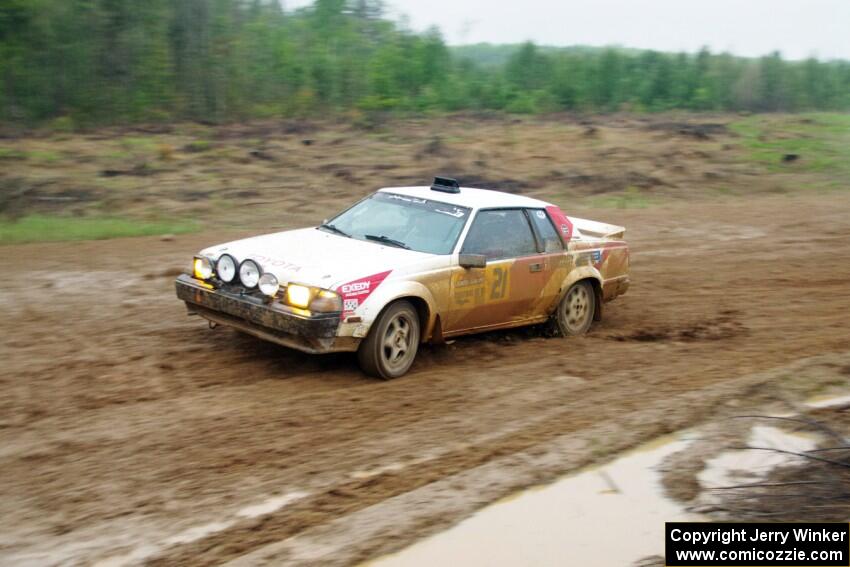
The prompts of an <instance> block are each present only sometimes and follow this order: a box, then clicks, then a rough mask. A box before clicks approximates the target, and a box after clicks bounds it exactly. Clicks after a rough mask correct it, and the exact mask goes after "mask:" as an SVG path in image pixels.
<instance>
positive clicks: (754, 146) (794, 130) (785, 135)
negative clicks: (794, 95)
mask: <svg viewBox="0 0 850 567" xmlns="http://www.w3.org/2000/svg"><path fill="white" fill-rule="evenodd" d="M730 128H731V129H732V131H733V132H735V133H736V134H738V135H739V136H740V137H741V145H742V146H743V147H744V149H745V150H747V151H748V158H749V159H750V160H751V161H755V162H757V163H759V164H762V165H763V166H765V167H766V168H767V170H768V171H769V172H771V173H780V172H788V171H798V172H799V171H805V172H811V173H828V174H838V175H840V176H842V177H843V178H846V179H847V180H848V181H850V114H838V113H816V114H799V115H791V116H781V117H772V116H766V115H757V116H750V117H747V118H745V119H743V120H739V121H737V122H734V123H732V124H731V125H730ZM787 154H796V155H798V156H799V158H798V160H797V161H795V162H792V163H788V164H785V163H783V162H782V157H783V156H785V155H787Z"/></svg>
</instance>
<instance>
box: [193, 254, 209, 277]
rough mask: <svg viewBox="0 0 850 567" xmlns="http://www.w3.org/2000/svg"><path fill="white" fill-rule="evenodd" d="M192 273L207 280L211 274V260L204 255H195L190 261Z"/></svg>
mask: <svg viewBox="0 0 850 567" xmlns="http://www.w3.org/2000/svg"><path fill="white" fill-rule="evenodd" d="M192 275H193V276H194V277H195V278H196V279H199V280H208V279H210V278H211V277H212V275H213V266H212V262H211V261H210V259H209V258H207V257H206V256H195V259H194V261H193V262H192Z"/></svg>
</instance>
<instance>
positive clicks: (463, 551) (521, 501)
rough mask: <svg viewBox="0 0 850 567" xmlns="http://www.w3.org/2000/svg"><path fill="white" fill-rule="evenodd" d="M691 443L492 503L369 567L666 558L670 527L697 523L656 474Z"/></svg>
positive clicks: (632, 455) (674, 440)
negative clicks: (667, 493) (663, 555)
mask: <svg viewBox="0 0 850 567" xmlns="http://www.w3.org/2000/svg"><path fill="white" fill-rule="evenodd" d="M689 443H690V441H689V440H688V439H686V438H685V437H683V436H668V437H664V438H661V439H658V440H656V441H654V442H652V443H649V444H647V445H644V446H642V447H639V448H638V449H636V450H634V451H631V452H629V453H626V454H624V455H623V456H622V457H620V458H618V459H617V460H615V461H613V462H611V463H609V464H606V465H603V466H598V467H592V468H588V469H585V470H584V471H582V472H579V473H578V474H575V475H572V476H568V477H565V478H564V479H562V480H560V481H558V482H555V483H554V484H551V485H547V486H543V487H538V488H533V489H531V490H527V491H524V492H521V493H519V494H517V495H515V496H512V497H509V498H507V499H505V500H502V501H500V502H497V503H495V504H492V505H490V506H488V507H486V508H484V509H483V510H481V511H479V512H478V513H476V514H475V515H473V516H472V517H470V518H468V519H467V520H464V521H463V522H461V523H460V524H458V525H456V526H455V527H453V528H451V529H449V530H448V531H446V532H443V533H440V534H437V535H435V536H433V537H431V538H428V539H425V540H423V541H420V542H419V543H416V544H414V545H412V546H410V547H408V548H407V549H404V550H402V551H401V552H399V553H396V554H394V555H389V556H386V557H383V558H380V559H378V560H376V561H374V562H372V563H370V564H369V565H370V566H372V565H374V566H380V567H392V566H396V565H398V566H405V567H410V566H414V567H415V566H418V565H422V566H429V567H430V566H431V565H464V564H474V565H488V566H493V567H497V566H501V565H504V566H511V567H512V566H514V565H529V566H532V565H584V566H592V565H628V564H630V563H633V562H635V561H637V560H639V559H641V558H643V557H646V556H649V555H655V554H659V553H663V549H664V522H666V521H688V520H696V519H699V517H698V516H696V515H694V514H690V513H687V512H685V510H684V508H683V507H682V506H680V505H679V504H677V503H676V502H674V501H672V500H670V499H668V498H666V497H665V496H664V494H663V491H662V488H661V484H660V474H659V473H658V472H657V471H656V470H655V468H656V467H657V466H658V464H659V463H660V462H661V461H662V460H663V459H664V458H666V457H667V456H668V455H671V454H673V453H676V452H678V451H681V450H682V449H684V448H685V447H687V445H688V444H689ZM611 541H616V542H617V545H611ZM600 550H604V558H601V557H600Z"/></svg>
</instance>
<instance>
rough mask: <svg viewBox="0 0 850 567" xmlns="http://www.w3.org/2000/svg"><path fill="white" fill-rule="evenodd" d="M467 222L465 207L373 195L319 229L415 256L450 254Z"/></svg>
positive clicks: (393, 194) (391, 194) (383, 194)
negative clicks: (404, 249) (400, 250)
mask: <svg viewBox="0 0 850 567" xmlns="http://www.w3.org/2000/svg"><path fill="white" fill-rule="evenodd" d="M467 218H469V209H467V208H466V207H457V206H455V205H449V204H447V203H441V202H439V201H429V200H427V199H419V198H416V197H408V196H406V195H396V194H395V193H375V194H374V195H372V196H371V197H369V198H368V199H365V200H363V201H360V202H359V203H357V204H356V205H354V206H353V207H351V208H350V209H348V210H347V211H345V212H344V213H342V214H340V215H339V216H337V217H336V218H334V219H333V220H330V221H328V222H327V223H326V224H324V225H322V227H320V228H322V229H323V230H328V231H330V232H334V233H336V234H340V235H343V236H349V237H351V238H356V239H358V240H368V241H373V242H377V243H379V244H384V245H387V246H396V247H398V248H408V249H410V250H416V251H417V252H427V253H428V254H451V253H452V250H453V249H454V246H455V243H456V242H457V239H458V236H460V233H461V231H462V230H463V226H464V225H465V224H466V219H467Z"/></svg>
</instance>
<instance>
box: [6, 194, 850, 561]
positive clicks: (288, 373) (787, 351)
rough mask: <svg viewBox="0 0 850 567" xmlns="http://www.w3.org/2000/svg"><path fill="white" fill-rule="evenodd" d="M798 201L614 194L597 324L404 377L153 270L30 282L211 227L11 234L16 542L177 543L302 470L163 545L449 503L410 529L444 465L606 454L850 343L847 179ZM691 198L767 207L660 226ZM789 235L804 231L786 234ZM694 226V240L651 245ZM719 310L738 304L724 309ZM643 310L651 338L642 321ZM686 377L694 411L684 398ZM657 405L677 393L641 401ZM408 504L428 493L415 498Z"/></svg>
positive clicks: (473, 488)
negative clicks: (193, 302) (176, 288)
mask: <svg viewBox="0 0 850 567" xmlns="http://www.w3.org/2000/svg"><path fill="white" fill-rule="evenodd" d="M789 202H790V201H788V200H786V199H777V200H775V201H774V200H766V201H762V200H752V201H748V203H750V204H751V207H750V209H754V210H755V209H757V210H758V215H756V214H754V213H753V212H752V210H749V209H748V208H746V207H743V206H739V204H738V202H735V203H727V204H725V205H710V206H707V207H705V208H701V209H699V210H694V209H692V208H689V207H682V208H680V209H673V210H670V209H663V210H655V209H647V210H638V211H611V212H609V214H606V215H603V218H610V220H611V221H612V222H617V223H619V224H624V225H628V226H634V227H635V229H634V230H633V231H632V242H633V243H634V246H635V249H636V250H637V253H636V255H635V257H634V265H633V270H634V278H635V279H634V287H633V289H632V290H630V293H629V295H627V296H626V297H625V298H623V300H622V301H620V300H618V301H617V302H615V303H614V304H612V305H611V306H609V307H608V308H607V309H606V314H605V319H604V320H603V321H602V322H601V324H599V325H598V326H597V327H596V328H595V330H594V332H593V334H592V335H591V336H589V337H587V338H585V339H582V340H574V341H561V340H558V339H542V338H540V337H539V336H537V335H535V334H534V333H526V332H519V331H516V332H504V333H492V334H489V335H484V336H479V337H471V338H466V339H462V340H458V341H457V342H456V343H455V344H454V345H451V346H449V347H440V348H426V349H424V350H423V353H422V357H421V360H419V361H417V364H416V366H415V367H414V372H413V374H412V375H411V376H409V377H407V378H405V379H402V380H399V381H395V382H390V383H377V382H374V381H371V380H368V379H366V378H363V377H362V376H361V375H360V374H359V373H358V372H357V370H356V368H355V367H354V366H353V358H348V357H337V358H327V359H314V358H309V357H303V356H301V355H295V354H292V353H288V352H286V351H285V350H282V349H277V348H276V347H270V346H267V345H264V344H262V343H258V342H256V341H254V340H253V339H247V338H242V337H240V336H239V335H237V334H234V333H231V332H228V331H219V332H215V333H212V332H209V331H207V329H206V328H205V327H204V326H203V325H202V324H201V323H199V322H198V321H196V320H192V319H187V318H186V317H185V315H184V313H183V311H182V306H181V305H179V304H178V303H177V302H176V301H175V300H174V298H173V290H172V289H171V284H170V282H169V281H168V280H167V279H166V278H160V279H153V280H146V281H149V287H145V288H144V289H143V290H142V291H140V292H139V295H138V297H136V298H134V299H136V300H138V301H133V302H131V303H130V304H129V305H126V306H125V305H124V300H125V299H126V298H125V296H124V294H125V293H126V290H124V291H122V290H112V291H110V288H109V286H101V287H94V288H89V289H84V290H75V293H69V294H67V295H64V296H56V297H61V301H55V302H53V303H50V304H46V303H44V302H43V299H44V297H45V293H46V292H45V291H44V290H43V289H41V288H39V287H37V286H31V285H26V284H25V283H24V282H27V281H29V280H28V278H29V275H28V274H29V272H31V271H38V270H41V271H42V272H43V271H45V270H56V271H61V270H62V269H64V268H67V265H68V264H69V263H70V264H73V265H75V266H83V267H84V268H91V269H92V270H104V271H106V272H112V273H115V272H118V271H120V269H121V268H122V267H123V266H124V265H125V264H126V258H128V257H131V256H132V257H138V250H139V248H140V247H145V248H146V250H145V253H146V256H144V257H142V258H141V259H140V260H139V263H138V265H137V266H134V267H133V270H135V271H137V272H138V273H139V274H146V273H160V272H162V271H163V265H171V264H175V263H177V264H179V261H178V260H180V259H182V258H183V255H182V252H181V253H180V254H178V253H177V251H181V250H183V249H191V250H194V249H195V248H198V247H200V245H201V244H202V243H204V242H207V241H208V240H209V239H210V238H212V236H210V235H206V236H198V237H191V238H190V239H187V240H186V241H181V242H180V243H179V245H175V244H174V243H164V242H159V241H157V240H155V239H154V240H144V239H142V240H139V241H113V242H102V243H86V244H83V245H80V246H79V247H78V246H77V245H74V246H69V245H60V244H57V245H50V246H47V245H36V246H32V247H20V248H18V247H14V250H12V253H15V254H18V255H20V256H22V257H24V256H25V257H27V258H29V259H31V260H30V263H29V264H27V263H26V262H23V263H21V264H20V265H14V266H13V267H12V268H13V269H12V270H11V271H10V272H9V273H7V274H3V275H0V287H2V288H3V289H4V290H8V295H7V296H6V297H7V298H11V300H12V301H14V302H15V303H16V304H17V305H20V306H22V307H21V308H20V309H16V310H14V311H13V312H12V313H11V314H10V315H9V316H8V317H7V319H6V321H5V322H4V324H6V325H8V326H9V329H10V332H8V333H3V334H2V336H0V345H2V346H3V347H6V348H7V351H8V353H9V354H8V357H7V359H6V366H5V368H4V370H3V373H2V374H0V386H2V387H4V388H5V396H4V397H3V398H0V426H2V427H0V483H2V484H3V485H4V486H5V487H6V493H7V494H8V497H4V498H3V499H2V501H0V518H2V520H0V533H2V534H3V536H2V537H0V558H2V557H10V554H11V553H16V554H24V553H29V552H32V551H39V550H45V551H48V550H50V549H60V548H61V547H62V546H66V547H64V549H65V550H67V554H65V556H64V559H67V560H68V561H71V562H73V561H77V562H80V563H89V562H91V561H92V560H93V559H95V558H106V557H111V556H113V555H116V554H119V553H121V552H129V551H130V550H132V549H134V547H135V546H136V545H141V544H144V543H145V542H148V543H149V544H151V545H154V544H155V545H161V544H162V543H163V542H167V541H168V540H169V538H173V537H176V536H177V535H179V534H181V533H183V532H184V530H191V529H193V528H198V527H204V526H205V525H206V524H208V523H214V522H221V521H223V520H229V519H232V516H233V515H235V514H236V512H237V511H238V510H240V509H241V508H242V507H244V506H254V505H258V504H259V503H262V502H264V501H265V499H266V498H269V497H270V496H282V495H283V494H287V493H289V492H291V491H302V492H308V493H310V495H311V496H308V497H305V498H304V499H302V500H299V501H297V502H292V503H290V504H289V505H288V506H286V507H284V508H282V509H281V510H279V511H278V512H274V513H272V514H271V515H267V516H263V517H260V518H255V519H237V521H236V523H234V524H233V525H229V526H227V527H226V528H223V531H220V532H219V533H218V534H209V535H208V536H204V535H201V536H200V539H198V540H196V541H194V542H189V543H185V544H179V545H177V546H176V547H174V546H172V547H171V548H169V549H167V550H165V551H164V552H163V551H160V550H157V553H161V555H160V557H159V558H157V559H155V561H156V562H159V563H161V564H166V563H167V562H168V561H169V560H174V561H178V560H180V559H187V558H191V559H193V561H191V562H192V563H194V562H195V561H194V559H195V557H194V556H192V554H196V555H197V558H198V560H199V561H202V562H206V563H210V564H212V563H217V562H218V561H219V560H223V559H225V558H236V557H239V556H240V555H241V554H242V553H245V552H249V551H252V550H257V549H259V548H261V547H262V546H263V545H265V544H272V543H274V542H276V541H279V540H281V539H285V538H287V537H290V536H292V535H295V534H307V533H315V532H314V531H313V530H320V529H322V528H321V526H322V525H329V526H330V525H338V524H334V523H333V522H334V520H335V518H338V517H342V516H343V515H344V514H352V513H358V512H357V511H362V514H365V516H357V517H359V518H362V517H369V516H368V512H367V510H369V509H371V507H372V506H380V503H381V502H382V501H384V500H387V499H392V500H393V501H398V502H400V501H402V500H403V499H404V498H405V495H408V494H414V492H415V493H416V494H420V495H429V496H428V498H430V499H431V500H433V502H434V503H435V504H434V506H437V507H438V508H439V506H443V507H444V508H443V511H444V512H445V513H444V514H441V513H440V511H439V509H437V510H436V512H435V513H434V514H433V515H431V516H429V517H428V518H429V519H427V520H422V524H421V525H420V524H418V523H416V522H419V520H415V522H414V524H410V525H413V526H414V527H413V528H411V530H409V533H405V534H401V535H398V534H394V532H392V531H388V532H381V533H386V534H387V542H385V543H386V544H387V545H389V546H392V545H395V543H397V542H398V541H400V538H402V537H411V536H415V535H418V534H421V533H426V532H427V530H428V529H429V527H428V526H430V525H432V524H433V525H436V523H438V521H452V519H454V518H457V517H458V514H461V515H462V514H463V513H465V512H463V511H462V510H461V509H460V508H453V507H451V506H449V505H448V504H446V502H445V501H444V500H442V499H441V498H440V497H439V495H435V494H433V493H432V492H430V491H429V489H428V487H429V486H432V485H433V486H448V485H450V484H451V482H454V480H457V479H458V478H459V477H456V476H455V475H459V474H460V475H462V474H464V471H466V470H479V469H478V467H480V466H487V464H488V463H491V462H493V463H495V462H499V463H502V464H503V465H504V466H505V467H506V468H505V469H504V470H501V472H500V474H501V475H502V476H503V477H504V478H503V479H502V480H501V481H499V482H495V481H492V480H485V479H483V478H482V479H481V483H480V484H479V483H477V481H476V480H475V478H474V477H471V478H470V477H464V480H463V482H462V484H464V485H465V486H467V487H468V489H469V491H470V492H471V493H472V496H470V497H469V498H470V499H471V500H473V501H474V503H473V507H474V506H475V505H480V504H482V503H483V502H484V501H485V500H488V499H492V496H493V495H494V494H497V493H500V491H501V490H503V489H505V487H508V486H511V485H512V483H524V482H538V481H540V480H545V478H544V477H545V476H546V475H548V474H550V473H552V474H556V473H555V472H553V471H556V470H565V469H564V467H572V466H573V465H576V466H577V465H578V464H580V463H582V462H585V461H587V460H595V459H599V458H603V457H604V456H605V455H606V454H608V453H610V452H611V451H614V450H616V448H617V447H618V445H617V443H619V442H620V441H622V442H623V443H626V442H627V439H630V438H631V437H630V436H632V435H635V436H636V437H643V438H645V437H646V436H652V435H655V434H657V433H663V432H664V431H663V430H665V429H668V428H676V427H678V426H679V423H680V421H679V420H681V421H683V422H684V421H687V420H688V419H692V418H693V419H698V418H699V417H700V416H701V415H703V413H706V414H708V413H711V412H713V411H715V408H716V406H711V405H710V404H709V405H707V406H703V405H702V404H703V401H702V400H701V398H700V397H699V395H700V394H699V393H700V392H703V391H713V390H712V389H713V388H720V389H723V391H724V392H726V390H725V389H724V388H725V386H724V385H723V384H724V383H726V382H728V383H729V390H728V392H726V393H722V394H717V395H718V396H721V397H724V396H725V397H726V398H729V399H732V398H734V397H735V396H738V395H746V392H745V390H742V389H741V387H740V383H739V382H738V381H737V377H739V376H741V375H745V374H749V373H752V372H757V371H760V370H763V369H765V368H770V367H776V366H781V365H783V364H786V363H789V362H790V361H793V360H795V359H797V358H800V357H806V356H810V355H813V354H816V353H820V352H829V351H837V350H840V349H846V315H845V314H846V312H847V310H848V309H850V297H848V296H847V295H846V294H842V293H841V291H843V289H844V288H843V287H842V285H841V282H846V281H850V246H842V245H841V241H838V240H836V241H835V243H834V244H831V245H829V246H828V247H826V246H824V243H823V242H821V241H819V240H818V239H817V237H816V236H817V233H818V231H819V230H820V228H821V227H822V225H823V224H824V223H827V222H828V223H831V226H832V228H833V230H838V231H839V232H840V231H842V230H846V227H847V219H848V218H850V214H847V212H848V211H850V200H848V199H844V200H843V201H842V200H840V199H837V198H836V200H835V201H834V202H830V203H829V204H828V205H825V204H823V203H821V202H817V201H815V200H800V201H799V202H798V201H794V203H795V207H794V210H790V209H789ZM677 211H678V213H680V215H679V216H677ZM684 215H687V216H688V221H687V222H688V223H691V224H699V225H700V226H701V227H705V226H711V224H712V221H713V220H722V224H724V225H732V224H735V223H739V224H741V225H742V226H755V227H757V228H759V229H760V230H763V231H764V232H765V233H766V234H767V237H765V238H752V239H744V240H737V241H720V242H716V243H715V242H711V245H710V247H709V248H708V249H702V248H699V246H700V243H683V242H681V241H679V240H678V237H673V236H664V235H663V234H662V233H661V229H662V228H664V227H666V226H672V227H675V226H680V225H681V223H682V221H681V220H680V217H681V216H684ZM586 216H592V215H590V214H588V215H586ZM597 216H598V215H597ZM801 218H802V219H805V222H803V224H801V225H799V226H794V222H796V221H798V220H799V219H801ZM671 219H675V220H672V221H671ZM848 234H850V231H848ZM776 235H781V236H782V237H783V238H785V239H792V240H794V243H793V245H789V246H786V247H784V248H783V247H782V245H781V244H779V243H778V241H777V240H776V238H775V237H776ZM691 244H693V248H691V247H690V245H691ZM196 245H197V246H196ZM682 246H686V247H688V249H689V250H690V251H691V252H692V253H691V254H677V255H669V254H663V253H662V254H657V255H650V256H644V257H642V256H641V255H640V250H642V249H647V250H654V249H656V247H657V249H659V250H665V249H667V250H681V247H682ZM16 250H18V252H15V251H16ZM76 269H77V268H75V270H76ZM134 273H135V272H134ZM745 286H746V289H742V288H743V287H745ZM801 290H802V291H801ZM54 293H56V294H60V293H61V290H54V291H53V292H50V294H54ZM50 297H53V295H50ZM31 305H32V306H35V307H29V306H31ZM23 306H27V308H29V309H30V311H29V312H28V311H27V309H25V308H24V307H23ZM720 311H725V312H728V313H731V315H730V317H731V319H730V320H729V321H718V319H717V317H718V312H720ZM32 313H35V315H37V318H30V315H32ZM659 330H660V331H663V332H659ZM647 333H649V334H650V335H653V340H650V341H641V340H638V339H639V338H640V337H642V336H644V335H646V334H647ZM653 333H654V334H653ZM683 333H684V334H683ZM691 391H692V392H694V393H695V396H696V397H695V398H694V399H695V401H694V402H692V403H691V402H688V403H689V404H691V406H692V407H689V408H687V412H686V413H687V415H685V414H682V413H680V411H679V410H678V409H676V408H675V407H674V404H675V403H676V402H675V400H677V399H681V398H677V396H685V395H688V394H687V393H688V392H691ZM742 392H744V393H742ZM687 399H688V400H690V399H691V398H687ZM705 403H708V402H705ZM650 406H652V407H657V408H667V409H666V410H664V411H666V412H668V413H669V414H670V415H669V416H668V417H664V416H657V418H656V417H653V418H652V419H651V420H649V421H648V422H646V423H641V422H640V421H639V420H638V422H637V423H634V424H633V422H632V421H629V420H630V419H631V418H630V415H632V414H634V415H635V416H638V415H641V414H640V413H639V412H642V411H644V410H646V408H647V407H650ZM694 408H695V409H696V410H695V411H693V413H695V415H694V416H691V412H692V410H694ZM700 408H704V409H700ZM659 413H664V412H661V410H659ZM665 415H666V414H665ZM606 420H607V422H606ZM632 425H633V426H632ZM597 426H598V427H603V428H604V427H610V428H611V429H610V430H607V429H606V431H608V433H607V435H608V436H609V437H611V439H605V438H603V439H598V440H592V441H593V443H592V448H588V446H582V447H574V448H573V452H574V454H572V455H561V456H562V457H563V459H562V461H563V462H555V461H557V460H558V459H555V458H553V463H552V465H551V468H542V469H541V470H540V471H534V470H532V471H531V472H527V471H526V469H528V467H526V466H525V465H524V464H523V463H524V462H525V460H527V459H531V458H532V457H534V455H535V454H538V453H539V454H540V455H545V454H546V451H547V450H546V447H545V445H546V444H548V443H550V442H552V441H553V440H555V439H558V438H559V436H563V435H566V434H569V433H570V432H572V434H573V435H575V436H576V437H577V438H584V437H586V436H588V435H590V433H589V432H590V431H591V430H592V428H594V427H597ZM626 428H628V430H626ZM597 431H599V430H597ZM615 441H617V442H616V443H615ZM637 441H638V440H637V439H636V442H637ZM512 456H515V458H516V461H513V460H511V459H512V458H513V457H512ZM521 471H526V472H521ZM541 475H542V476H541ZM450 479H454V480H450ZM488 479H489V477H488ZM443 480H445V481H446V483H448V484H439V483H441V482H442V481H443ZM459 482H460V481H459ZM433 483H438V484H433ZM416 491H424V492H416ZM396 499H399V500H396ZM414 508H415V506H414ZM400 509H402V510H403V509H404V507H403V506H402V508H400ZM397 510H398V509H397ZM408 512H409V514H410V516H411V518H414V517H415V509H408ZM435 518H437V519H435ZM439 518H443V519H442V520H439ZM411 521H413V520H411ZM435 522H436V523H435ZM405 525H408V524H405ZM416 526H419V527H416ZM308 530H309V532H308ZM191 533H192V534H193V536H197V535H198V534H203V530H196V531H193V532H191ZM107 536H108V537H107ZM112 536H115V537H116V538H117V539H109V537H112ZM376 537H377V538H378V539H379V540H380V539H381V537H382V536H381V535H380V534H378V535H376ZM352 538H353V539H356V534H355V535H354V536H352ZM302 541H309V540H302ZM394 542H395V543H394ZM81 543H85V544H86V545H85V547H80V546H79V545H78V544H81ZM373 544H375V542H371V543H369V545H370V546H372V547H370V549H379V547H374V545H373ZM377 545H383V544H381V542H380V541H379V542H377ZM75 546H76V547H75ZM358 553H359V552H358ZM151 557H152V558H153V556H151ZM44 563H45V562H40V563H39V564H44Z"/></svg>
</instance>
